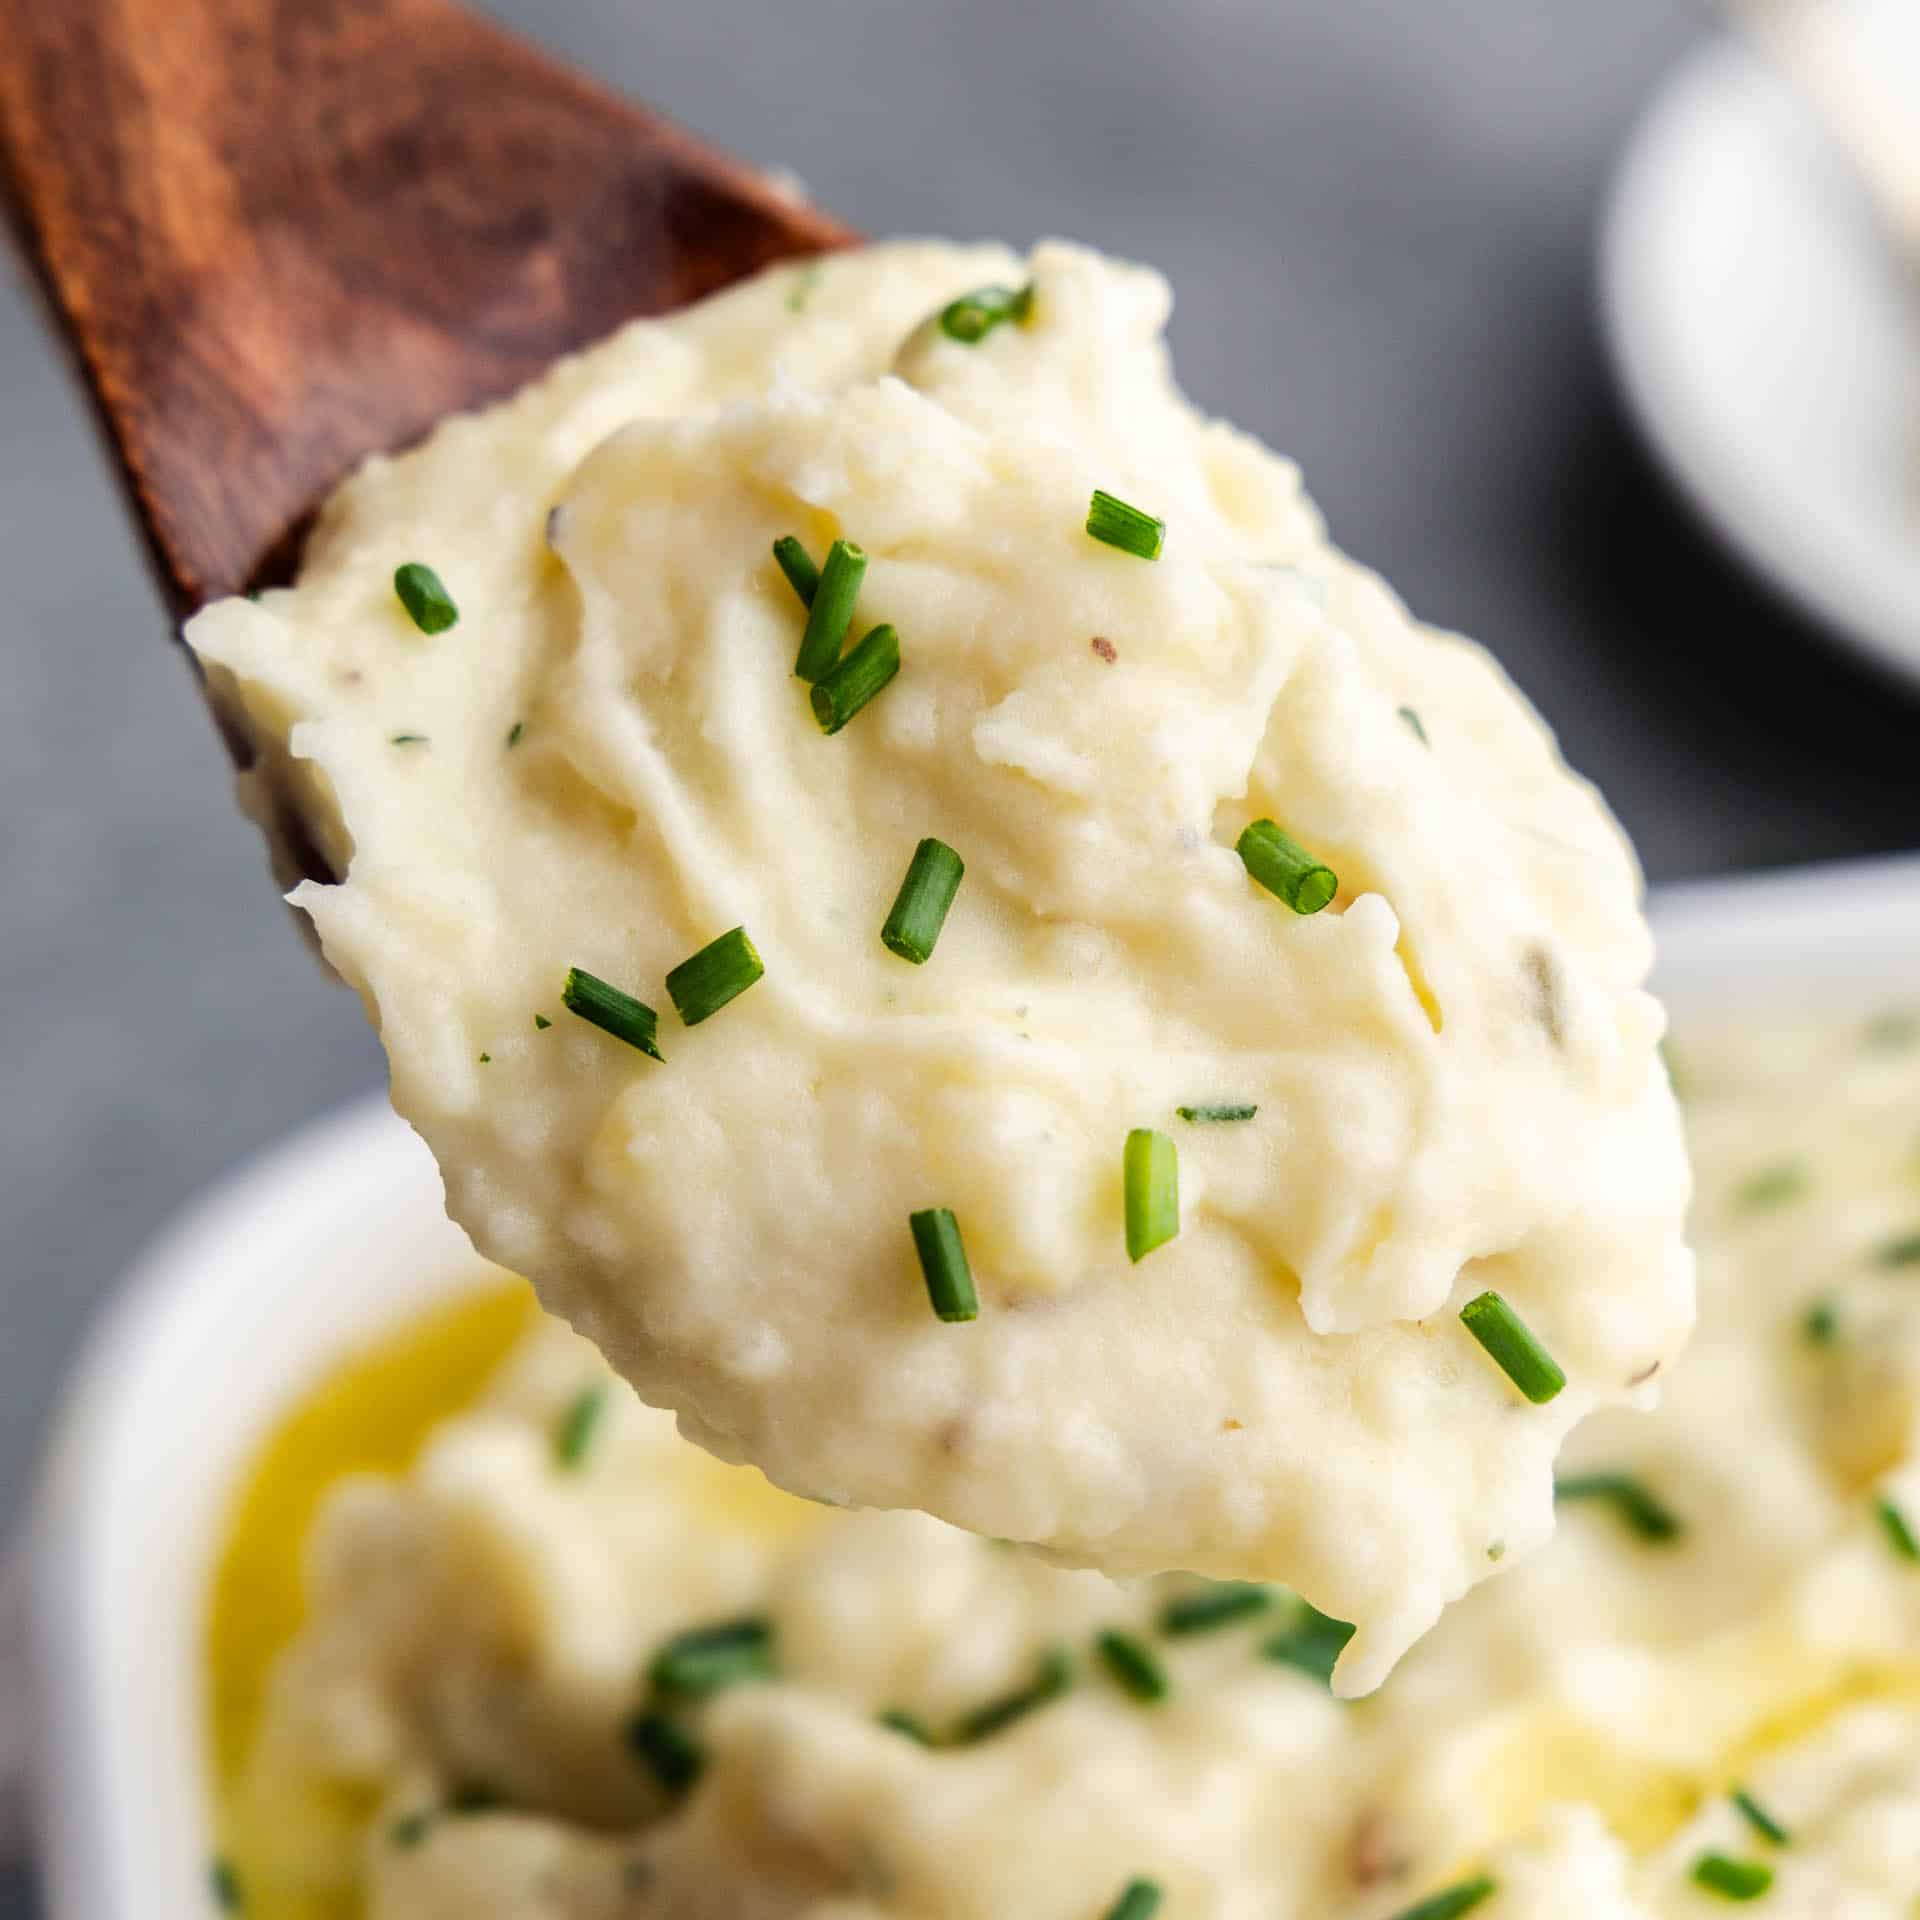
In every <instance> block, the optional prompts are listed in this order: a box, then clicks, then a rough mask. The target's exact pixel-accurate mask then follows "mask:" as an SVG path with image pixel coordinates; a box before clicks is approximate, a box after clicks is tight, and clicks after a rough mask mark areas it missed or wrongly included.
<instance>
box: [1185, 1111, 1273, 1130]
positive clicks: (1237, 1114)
mask: <svg viewBox="0 0 1920 1920" xmlns="http://www.w3.org/2000/svg"><path fill="white" fill-rule="evenodd" d="M1259 1111H1260V1109H1259V1108H1258V1107H1255V1106H1244V1107H1242V1106H1222V1107H1175V1108H1174V1112H1175V1113H1177V1114H1178V1115H1179V1116H1180V1118H1181V1119H1182V1120H1185V1121H1186V1122H1188V1124H1189V1125H1191V1126H1196V1127H1206V1126H1215V1125H1219V1124H1221V1123H1224V1122H1226V1121H1229V1120H1251V1119H1252V1118H1253V1116H1254V1115H1255V1114H1256V1113H1258V1112H1259Z"/></svg>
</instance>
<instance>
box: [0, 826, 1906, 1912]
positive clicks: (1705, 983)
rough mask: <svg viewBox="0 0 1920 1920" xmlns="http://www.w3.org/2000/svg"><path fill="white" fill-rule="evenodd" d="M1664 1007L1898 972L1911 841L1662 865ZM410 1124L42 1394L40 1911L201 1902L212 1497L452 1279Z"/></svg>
mask: <svg viewBox="0 0 1920 1920" xmlns="http://www.w3.org/2000/svg"><path fill="white" fill-rule="evenodd" d="M1655 917H1656V926H1657V927H1658V929H1659V931H1660V934H1661V946H1662V953H1661V971H1660V977H1659V983H1658V984H1659V985H1660V986H1661V987H1662V989H1663V990H1664V991H1665V992H1666V994H1667V995H1668V996H1669V998H1670V1001H1671V1003H1672V1005H1673V1007H1674V1010H1675V1015H1676V1019H1677V1020H1678V1021H1679V1022H1680V1023H1681V1024H1683V1025H1684V1023H1685V1021H1686V1020H1687V1018H1688V1017H1689V1014H1690V1013H1693V1012H1695V1011H1699V1012H1702V1013H1704V1012H1707V1011H1712V1012H1713V1013H1715V1014H1718V1013H1720V1012H1722V1011H1724V1010H1727V1009H1729V1008H1735V1007H1738V1006H1740V1005H1741V1004H1743V1003H1750V1004H1752V1005H1754V1006H1756V1007H1760V1006H1764V1005H1766V1004H1768V1003H1772V1004H1775V1005H1778V1004H1780V1003H1781V1002H1783V1001H1793V1000H1798V999H1805V1000H1817V1001H1818V1002H1819V1003H1820V1004H1838V1005H1844V1004H1845V1003H1846V1002H1848V1001H1858V1002H1859V1003H1861V1004H1862V1005H1863V1006H1866V1005H1870V1004H1871V1003H1872V1001H1873V999H1874V997H1875V996H1876V995H1878V994H1881V993H1884V992H1886V991H1888V990H1893V989H1900V988H1906V989H1910V988H1911V987H1912V984H1913V979H1914V973H1913V955H1914V953H1915V952H1916V951H1920V858H1903V859H1900V860H1891V861H1877V862H1872V863H1863V864H1860V865H1850V866H1840V867H1830V868H1825V869H1818V870H1810V871H1805V872H1801V873H1792V874H1783V875H1778V876H1761V877H1757V878H1751V879H1744V880H1736V881H1725V882H1712V883H1707V884H1703V885H1699V886H1690V887H1682V888H1677V889H1674V890H1672V891H1671V892H1669V893H1668V894H1666V895H1665V896H1664V897H1663V898H1661V899H1660V900H1659V901H1657V903H1656V916H1655ZM472 1272H473V1267H472V1256H471V1254H470V1253H469V1252H468V1250H467V1248H466V1245H465V1242H464V1240H463V1239H462V1237H461V1236H460V1234H459V1233H458V1232H457V1231H456V1230H455V1229H454V1228H453V1227H451V1226H450V1225H449V1224H448V1223H447V1221H446V1219H445V1217H444V1214H443V1213H442V1210H441V1197H440V1186H439V1181H438V1178H437V1176H436V1175H435V1173H434V1169H433V1165H432V1162H431V1160H430V1159H429V1157H428V1155H427V1153H426V1151H425V1149H424V1148H423V1147H422V1146H421V1145H420V1143H419V1142H418V1140H417V1139H415V1138H414V1136H413V1135H412V1134H411V1133H410V1132H408V1131H407V1129H406V1128H405V1127H404V1126H402V1125H401V1123H400V1122H399V1121H397V1120H396V1119H395V1118H394V1117H393V1116H392V1114H391V1113H390V1112H389V1111H388V1110H387V1108H386V1106H385V1104H384V1103H383V1102H377V1101H368V1102H365V1103H363V1104H361V1105H358V1106H355V1107H353V1108H350V1109H348V1110H347V1111H345V1112H344V1113H342V1114H340V1115H338V1116H336V1117H334V1118H331V1119H328V1120H325V1121H323V1122H320V1123H318V1124H316V1125H315V1126H312V1127H309V1128H308V1129H306V1130H304V1131H303V1132H301V1133H299V1134H297V1135H295V1136H294V1137H293V1138H292V1139H290V1140H289V1141H287V1142H286V1143H284V1144H283V1145H281V1146H280V1147H277V1148H275V1149H274V1150H273V1151H271V1152H270V1153H268V1154H265V1155H263V1156H262V1157H261V1158H260V1159H258V1160H257V1161H255V1162H254V1163H252V1164H251V1165H250V1166H248V1167H245V1168H243V1169H241V1170H240V1171H239V1172H237V1173H236V1174H234V1175H233V1176H232V1177H231V1178H229V1179H228V1180H226V1181H225V1182H223V1183H222V1184H221V1185H220V1186H218V1187H216V1188H215V1189H214V1190H213V1191H212V1192H210V1193H209V1194H208V1195H207V1196H205V1197H204V1198H203V1199H202V1200H200V1201H199V1202H197V1203H196V1204H195V1206H194V1207H193V1208H191V1209H190V1210H189V1212H188V1213H187V1214H186V1215H185V1216H184V1217H183V1218H182V1219H181V1220H180V1221H179V1222H177V1223H176V1224H175V1225H174V1226H173V1227H172V1228H170V1229H169V1230H168V1231H167V1232H166V1233H165V1234H164V1235H163V1236H162V1237H161V1238H160V1240H158V1241H157V1242H156V1243H155V1244H154V1246H153V1247H152V1249H151V1250H150V1251H149V1253H148V1254H147V1256H146V1257H145V1258H144V1259H143V1260H142V1261H141V1262H140V1263H139V1264H138V1266H137V1267H136V1269H135V1270H134V1272H133V1273H132V1274H131V1275H130V1276H129V1279H128V1283H127V1286H126V1288H125V1291H124V1294H123V1297H122V1299H121V1302H120V1304H119V1305H118V1307H117V1308H116V1309H115V1310H114V1312H113V1313H112V1315H111V1316H110V1317H109V1318H108V1320H107V1321H106V1322H105V1323H104V1324H103V1326H102V1327H101V1329H100V1331H99V1333H98V1334H97V1335H96V1337H95V1339H94V1342H93V1344H92V1346H91V1347H90V1349H89V1351H88V1354H87V1356H86V1358H85V1360H84V1362H83V1364H82V1366H81V1368H80V1370H79V1372H78V1374H77V1376H76V1378H75V1381H74V1384H73V1387H72V1389H71V1390H70V1392H69V1395H68V1398H67V1402H66V1405H65V1408H64V1410H63V1413H62V1415H61V1419H60V1423H59V1427H58V1430H57V1432H56V1435H55V1439H54V1444H53V1448H52V1451H51V1453H50V1455H49V1458H48V1462H47V1466H46V1470H45V1473H44V1476H43V1478H42V1481H41V1484H40V1488H39V1495H38V1499H37V1502H36V1505H35V1508H34V1512H33V1516H32V1520H31V1524H30V1531H29V1535H28V1538H27V1540H26V1541H25V1542H24V1547H25V1551H26V1556H27V1565H28V1567H29V1571H30V1589H29V1595H28V1623H27V1624H28V1631H29V1662H30V1671H31V1673H32V1677H33V1681H34V1685H33V1688H32V1700H31V1709H30V1711H31V1726H32V1732H31V1741H30V1747H29V1751H30V1754H31V1757H32V1765H33V1769H34V1779H33V1782H32V1785H33V1788H34V1800H35V1810H36V1815H37V1828H38V1838H39V1841H40V1846H41V1851H42V1859H43V1863H44V1870H45V1874H46V1889H47V1900H48V1911H49V1915H50V1920H152V1916H153V1915H155V1914H165V1915H168V1916H192V1915H194V1914H196V1913H201V1912H207V1911H210V1910H211V1907H210V1895H209V1893H208V1890H207V1880H206V1867H207V1858H208V1853H209V1840H208V1825H207V1798H206V1791H205V1786H204V1775H205V1770H206V1769H205V1762H204V1758H203V1754H204V1737H203V1734H204V1730H203V1728H202V1725H201V1707H202V1676H201V1671H200V1658H201V1623H202V1608H203V1604H204V1598H205V1580H206V1575H207V1570H208V1561H209V1557H210V1554H211V1552H212V1549H213V1546H214V1544H215V1541H216V1539H217V1537H218V1532H219V1528H220V1525H221V1521H222V1518H223V1510H224V1504H225V1502H226V1500H227V1498H228V1496H229V1495H230V1493H231V1491H232V1489H233V1487H234V1485H235V1483H236V1481H237V1480H238V1478H239V1476H240V1474H241V1473H242V1471H243V1469H244V1466H245V1464H246V1462H247V1461H248V1459H249V1456H250V1455H251V1454H252V1452H253V1450H254V1449H255V1448H256V1447H257V1445H258V1444H259V1442H260V1441H261V1439H262V1438H263V1437H264V1436H265V1434H266V1433H267V1432H268V1430H269V1429H270V1428H271V1427H272V1425H273V1424H274V1422H275V1420H276V1418H277V1417H278V1416H279V1415H280V1414H281V1413H282V1412H283V1411H284V1410H285V1408H286V1407H287V1406H288V1404H289V1403H290V1402H291V1401H292V1400H293V1399H294V1398H295V1397H296V1395H297V1394H298V1393H299V1391H300V1389H301V1388H302V1387H303V1386H305V1385H307V1384H309V1383H310V1382H311V1381H312V1380H313V1379H314V1378H315V1377H316V1376H317V1375H319V1374H320V1373H322V1372H323V1371H324V1370H325V1369H326V1368H327V1366H328V1365H329V1363H330V1362H332V1361H334V1360H336V1359H338V1358H339V1357H340V1356H341V1355H342V1354H343V1352H345V1351H346V1350H347V1349H348V1348H350V1347H351V1346H353V1345H355V1344H357V1343H359V1342H361V1341H363V1340H365V1339H366V1338H367V1337H369V1336H370V1335H373V1334H375V1333H377V1332H379V1331H381V1330H385V1329H391V1328H392V1327H394V1326H396V1325H397V1324H399V1323H401V1322H403V1321H405V1320H406V1319H407V1318H409V1317H410V1316H412V1315H413V1314H415V1313H417V1312H418V1311H419V1310H420V1309H421V1308H422V1307H423V1306H426V1305H428V1304H430V1303H431V1302H432V1301H433V1300H434V1299H435V1298H437V1297H443V1296H445V1295H446V1294H448V1293H449V1292H450V1291H452V1290H455V1289H458V1288H459V1287H461V1286H463V1285H466V1284H469V1283H470V1281H471V1276H472Z"/></svg>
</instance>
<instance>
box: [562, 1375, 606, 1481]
mask: <svg viewBox="0 0 1920 1920" xmlns="http://www.w3.org/2000/svg"><path fill="white" fill-rule="evenodd" d="M606 1411H607V1387H606V1382H605V1381H604V1380H601V1381H596V1382H595V1383H594V1384H593V1385H592V1386H590V1387H588V1388H586V1389H585V1390H584V1391H583V1392H581V1393H580V1394H578V1395H577V1396H576V1397H575V1398H574V1400H573V1402H572V1404H571V1405H570V1406H569V1407H568V1408H567V1410H566V1412H565V1413H564V1414H562V1415H561V1417H560V1424H559V1426H558V1427H557V1428H555V1430H554V1435H553V1458H554V1463H555V1464H556V1465H557V1466H559V1467H561V1468H563V1469H565V1470H566V1471H568V1472H572V1471H574V1470H575V1469H576V1468H578V1467H579V1465H580V1464H581V1462H582V1461H584V1460H585V1459H586V1457H587V1449H588V1448H589V1447H590V1446H591V1445H592V1444H593V1436H594V1433H595V1431H596V1430H597V1429H598V1427H599V1425H600V1422H601V1419H602V1418H603V1417H604V1416H605V1414H606Z"/></svg>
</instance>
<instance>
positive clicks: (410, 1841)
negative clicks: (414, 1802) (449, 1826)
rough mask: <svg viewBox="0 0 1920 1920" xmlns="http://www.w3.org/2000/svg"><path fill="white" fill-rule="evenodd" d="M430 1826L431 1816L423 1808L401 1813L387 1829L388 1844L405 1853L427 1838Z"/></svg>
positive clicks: (431, 1822) (427, 1810) (428, 1811)
mask: <svg viewBox="0 0 1920 1920" xmlns="http://www.w3.org/2000/svg"><path fill="white" fill-rule="evenodd" d="M432 1825H433V1814H432V1812H431V1811H430V1810H429V1809H427V1808H425V1807H420V1808H416V1809H415V1811H413V1812H412V1813H403V1814H402V1815H401V1816H400V1818H399V1819H398V1820H396V1821H395V1822H394V1823H393V1825H392V1826H390V1827H389V1828H388V1829H387V1841H388V1844H389V1845H391V1846H394V1847H397V1848H399V1850H400V1851H401V1852H402V1853H406V1852H408V1851H410V1850H411V1849H412V1848H414V1847H417V1846H418V1845H419V1844H420V1842H421V1841H422V1840H424V1839H425V1838H426V1837H427V1829H428V1828H429V1827H430V1826H432Z"/></svg>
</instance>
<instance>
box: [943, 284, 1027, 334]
mask: <svg viewBox="0 0 1920 1920" xmlns="http://www.w3.org/2000/svg"><path fill="white" fill-rule="evenodd" d="M1032 311H1033V286H1032V283H1031V282H1029V283H1028V284H1027V285H1026V286H1024V287H975V288H974V290H973V291H972V292H971V293H963V294H962V295H961V296H960V298H959V299H958V300H950V301H949V302H948V303H947V304H946V306H944V307H943V308H941V310H940V331H941V332H942V333H944V334H945V335H946V336H947V338H948V339H949V340H958V341H959V342H960V344H961V345H962V346H963V347H972V346H978V345H979V343H980V342H981V341H982V340H984V339H985V338H986V337H987V335H988V334H990V333H991V332H992V331H993V330H994V328H995V327H997V326H999V325H1000V323H1001V322H1002V321H1004V320H1018V321H1024V320H1025V319H1026V318H1027V316H1028V314H1030V313H1031V312H1032Z"/></svg>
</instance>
